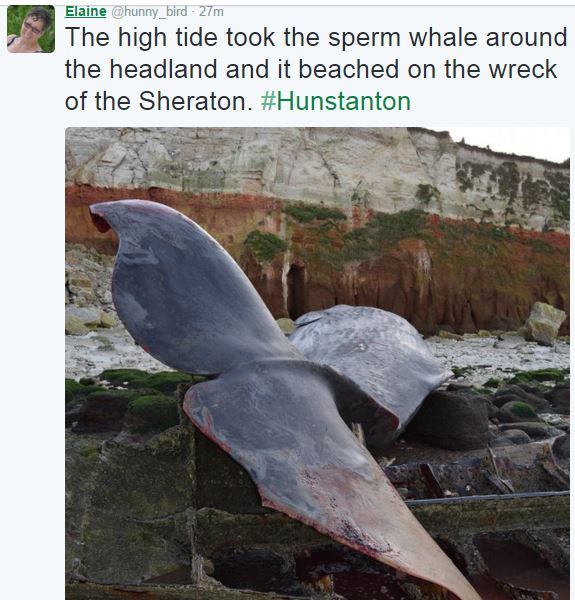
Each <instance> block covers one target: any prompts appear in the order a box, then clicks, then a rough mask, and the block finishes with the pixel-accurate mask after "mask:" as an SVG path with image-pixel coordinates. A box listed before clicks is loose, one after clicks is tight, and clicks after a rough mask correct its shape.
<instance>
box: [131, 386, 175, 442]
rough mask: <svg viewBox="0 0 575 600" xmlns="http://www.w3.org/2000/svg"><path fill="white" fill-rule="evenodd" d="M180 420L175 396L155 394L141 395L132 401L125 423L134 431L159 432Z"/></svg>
mask: <svg viewBox="0 0 575 600" xmlns="http://www.w3.org/2000/svg"><path fill="white" fill-rule="evenodd" d="M178 422H179V414H178V405H177V401H176V399H175V398H170V397H168V396H164V395H163V394H155V395H151V396H139V397H137V398H134V399H133V400H131V401H130V403H129V405H128V411H127V413H126V416H125V418H124V424H125V426H126V428H127V429H128V431H130V432H132V433H149V432H159V431H164V430H165V429H169V428H170V427H173V426H174V425H177V424H178Z"/></svg>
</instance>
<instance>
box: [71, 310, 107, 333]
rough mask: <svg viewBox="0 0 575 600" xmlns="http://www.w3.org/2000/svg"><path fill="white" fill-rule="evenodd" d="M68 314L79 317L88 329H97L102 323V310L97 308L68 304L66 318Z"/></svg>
mask: <svg viewBox="0 0 575 600" xmlns="http://www.w3.org/2000/svg"><path fill="white" fill-rule="evenodd" d="M68 316H72V317H76V318H77V319H79V320H80V321H81V322H82V324H83V325H84V327H86V328H87V329H96V327H98V326H99V325H100V323H101V315H100V311H99V310H97V309H95V308H85V307H80V306H66V318H68Z"/></svg>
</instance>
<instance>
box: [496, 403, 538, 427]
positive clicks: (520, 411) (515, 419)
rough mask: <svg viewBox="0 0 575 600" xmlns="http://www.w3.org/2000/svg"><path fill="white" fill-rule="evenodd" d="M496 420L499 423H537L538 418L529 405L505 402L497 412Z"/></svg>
mask: <svg viewBox="0 0 575 600" xmlns="http://www.w3.org/2000/svg"><path fill="white" fill-rule="evenodd" d="M496 418H497V420H498V421H499V422H500V423H523V422H524V421H539V417H538V416H537V414H536V412H535V411H534V410H533V408H532V407H531V405H529V404H527V403H526V402H522V401H512V402H507V403H506V404H504V405H503V406H502V407H501V408H500V409H499V410H498V411H497V414H496Z"/></svg>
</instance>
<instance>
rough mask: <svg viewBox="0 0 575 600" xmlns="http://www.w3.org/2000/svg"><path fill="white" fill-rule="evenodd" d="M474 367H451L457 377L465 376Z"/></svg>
mask: <svg viewBox="0 0 575 600" xmlns="http://www.w3.org/2000/svg"><path fill="white" fill-rule="evenodd" d="M474 368H475V367H473V366H467V367H451V370H452V371H453V376H454V377H456V378H459V377H464V376H465V375H467V373H470V372H471V371H473V370H474Z"/></svg>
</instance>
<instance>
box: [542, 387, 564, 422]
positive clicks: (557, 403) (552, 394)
mask: <svg viewBox="0 0 575 600" xmlns="http://www.w3.org/2000/svg"><path fill="white" fill-rule="evenodd" d="M545 398H546V399H547V400H548V401H549V404H550V405H551V408H552V412H556V413H558V414H560V415H568V414H570V407H569V401H570V394H569V384H568V383H558V384H557V385H556V386H555V387H554V388H553V389H552V390H550V391H549V392H547V393H546V394H545Z"/></svg>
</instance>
